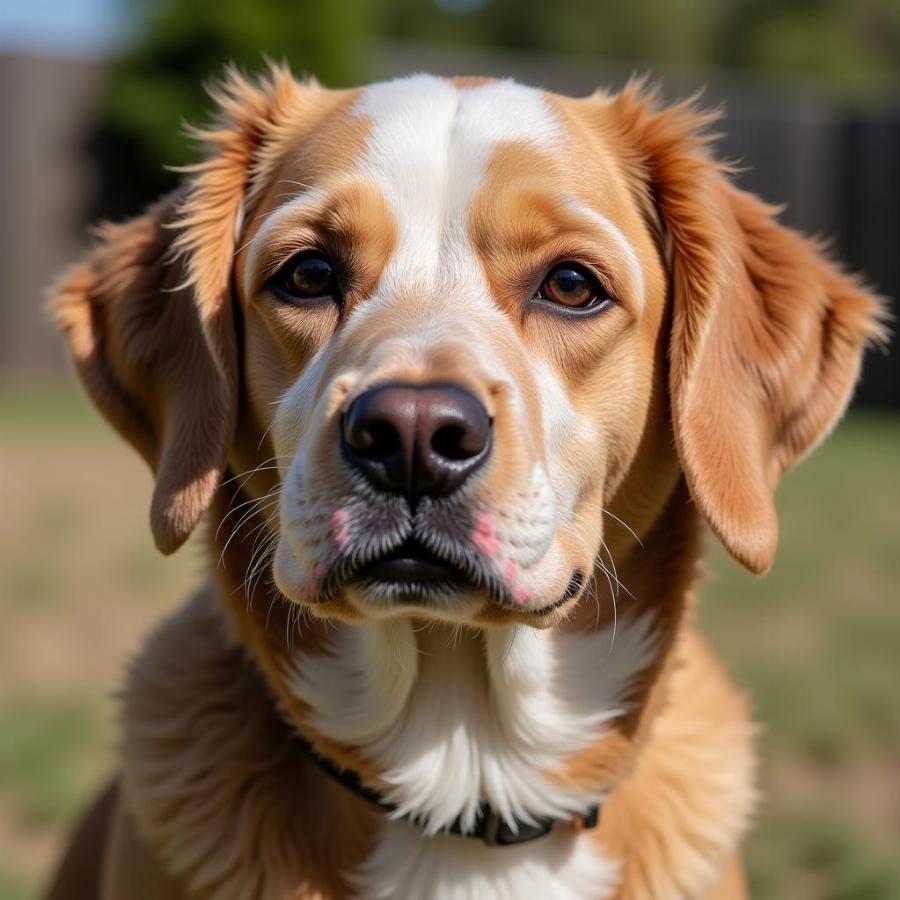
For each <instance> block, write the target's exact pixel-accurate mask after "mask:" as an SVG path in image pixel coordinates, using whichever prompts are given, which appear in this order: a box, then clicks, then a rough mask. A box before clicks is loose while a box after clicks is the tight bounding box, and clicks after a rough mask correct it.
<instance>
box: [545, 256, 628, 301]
mask: <svg viewBox="0 0 900 900" xmlns="http://www.w3.org/2000/svg"><path fill="white" fill-rule="evenodd" d="M538 298H539V299H541V300H546V301H548V302H550V303H556V304H558V305H559V306H565V307H567V308H569V309H577V310H586V309H596V308H599V307H601V306H606V305H607V304H608V303H610V302H611V301H612V298H611V297H610V296H609V294H608V293H607V291H606V290H605V289H604V287H603V286H602V285H601V284H600V282H599V281H598V280H597V278H596V277H594V275H592V274H591V273H590V272H588V271H587V269H585V268H584V267H583V266H579V265H576V264H575V263H560V264H559V265H558V266H554V267H553V268H552V269H551V270H550V271H549V272H548V273H547V277H546V278H545V279H544V280H543V281H542V282H541V286H540V289H539V290H538Z"/></svg>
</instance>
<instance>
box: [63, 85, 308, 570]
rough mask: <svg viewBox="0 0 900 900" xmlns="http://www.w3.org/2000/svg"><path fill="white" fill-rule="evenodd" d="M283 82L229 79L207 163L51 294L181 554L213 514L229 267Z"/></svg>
mask: <svg viewBox="0 0 900 900" xmlns="http://www.w3.org/2000/svg"><path fill="white" fill-rule="evenodd" d="M296 87H297V85H296V82H294V80H293V78H291V76H290V74H289V73H288V72H287V71H286V70H283V69H278V68H274V67H273V69H272V71H271V77H270V78H269V79H268V80H266V81H262V82H260V83H259V84H251V83H249V82H247V81H246V80H244V79H243V78H242V77H241V76H239V75H238V74H237V73H236V72H231V73H229V75H228V76H227V79H226V81H225V82H224V84H223V85H222V86H221V87H220V88H218V89H217V90H216V91H215V92H213V99H214V100H216V101H217V103H218V106H219V119H218V121H217V122H216V123H215V124H214V126H212V127H211V128H210V129H208V130H194V132H193V134H194V136H195V137H198V138H199V139H200V140H201V141H203V142H204V143H205V145H206V147H207V152H206V158H205V159H204V161H203V162H201V163H199V164H197V165H196V166H193V167H190V168H189V169H188V170H187V171H188V172H189V173H190V174H191V176H192V177H191V180H190V181H189V182H188V183H187V184H186V185H185V187H184V188H183V189H181V190H180V191H177V192H175V193H174V194H171V195H169V196H168V197H166V198H164V199H163V200H161V201H159V202H158V203H157V204H155V205H154V206H152V207H150V209H148V210H147V211H146V212H145V213H144V215H142V216H140V217H138V218H136V219H134V220H132V221H130V222H127V223H125V224H121V225H111V224H106V225H103V226H101V227H100V228H99V229H98V230H97V233H96V237H97V240H96V242H95V246H94V247H93V249H92V250H91V251H90V253H89V254H88V256H87V259H86V260H85V261H83V262H82V263H80V264H78V265H75V266H73V267H72V268H71V269H70V270H69V271H68V272H66V273H65V274H64V275H63V277H62V278H61V280H60V281H59V283H58V284H57V285H56V286H55V288H54V289H53V291H52V292H51V308H52V311H53V315H54V317H55V319H56V322H57V324H58V325H59V327H60V328H61V329H62V331H63V333H64V334H65V336H66V338H67V341H68V345H69V350H70V352H71V355H72V357H73V359H74V362H75V366H76V369H77V371H78V374H79V376H80V378H81V380H82V382H83V384H84V386H85V388H86V389H87V391H88V393H89V394H90V396H91V397H92V399H93V400H94V402H95V403H96V404H97V406H98V407H99V408H100V409H101V410H102V412H103V413H104V414H105V415H106V417H107V418H108V419H109V421H110V422H111V423H112V424H113V425H114V426H115V427H116V428H117V429H118V431H119V432H120V433H121V434H122V435H123V436H124V437H125V439H126V440H127V441H128V442H129V443H130V444H132V446H134V447H135V449H136V450H137V451H138V452H139V453H140V454H141V455H142V456H143V457H144V459H145V460H146V461H147V462H148V463H149V464H150V466H151V467H152V468H153V470H154V472H155V475H156V486H155V490H154V493H153V500H152V504H151V508H150V525H151V528H152V530H153V536H154V539H155V541H156V545H157V546H158V547H159V549H160V550H161V551H162V552H163V553H171V552H173V551H174V550H176V549H177V548H178V547H179V546H181V544H182V543H184V541H185V540H186V539H187V537H188V536H189V535H190V533H191V531H192V530H193V529H194V527H195V526H196V525H197V523H198V521H199V520H200V518H201V516H202V515H203V513H204V512H205V511H206V509H207V507H208V506H209V504H210V502H211V500H212V498H213V494H214V493H215V490H216V488H217V486H218V483H219V480H220V477H221V473H222V470H223V469H224V467H225V464H226V459H227V455H228V452H229V449H230V445H231V441H232V437H233V432H234V426H235V420H236V412H237V410H236V405H237V391H238V387H237V381H238V372H237V369H238V365H237V345H236V337H235V315H236V309H235V304H234V303H233V300H232V291H231V277H232V258H233V255H234V251H235V246H236V241H237V235H238V232H239V231H240V226H241V219H242V213H243V209H244V203H245V201H246V198H247V196H248V194H249V193H250V192H251V191H252V189H253V187H254V185H253V184H252V183H251V181H252V176H253V175H254V174H256V175H259V174H260V173H259V172H258V171H257V170H256V169H255V168H254V167H256V166H258V165H259V162H260V159H261V158H264V157H265V154H266V152H267V151H268V152H269V153H270V155H271V147H267V146H266V145H265V142H266V136H267V134H269V133H270V132H271V131H272V129H273V128H274V127H275V126H276V123H277V122H278V121H283V120H284V119H283V115H284V114H285V112H286V110H285V105H286V104H288V105H289V104H290V103H293V101H294V99H295V97H296V93H297V92H296V90H295V89H296Z"/></svg>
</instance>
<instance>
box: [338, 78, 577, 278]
mask: <svg viewBox="0 0 900 900" xmlns="http://www.w3.org/2000/svg"><path fill="white" fill-rule="evenodd" d="M354 113H355V114H356V115H358V116H363V117H365V118H367V119H369V120H371V124H372V131H371V134H370V136H369V139H368V144H367V147H366V152H365V154H364V156H363V159H362V160H361V161H360V164H359V165H360V168H361V171H362V173H363V174H364V175H365V177H366V178H367V179H370V180H371V181H372V182H374V183H375V184H376V185H377V186H378V188H379V189H380V190H381V191H382V193H383V194H384V196H385V199H386V200H387V203H388V207H389V209H390V211H391V214H392V215H393V216H394V218H395V220H396V222H397V226H398V230H399V241H398V246H397V249H396V251H395V252H394V255H393V257H392V259H391V260H390V261H389V263H388V267H387V270H386V272H385V277H386V278H390V276H391V274H392V273H393V272H396V273H397V274H402V275H403V276H404V278H405V279H407V280H408V279H410V278H416V279H419V280H425V281H426V283H427V282H428V281H431V280H433V279H434V278H435V277H436V276H438V275H443V276H444V278H445V279H447V280H449V281H451V282H452V280H453V279H452V275H453V274H454V273H451V272H446V271H445V272H442V271H441V268H442V263H445V264H446V263H448V262H450V260H448V256H447V254H448V253H449V254H451V256H452V255H455V254H458V253H459V251H460V250H461V249H463V248H465V249H467V250H468V252H469V256H468V262H469V264H470V266H471V267H472V268H473V269H475V268H477V267H476V266H475V258H474V253H473V252H472V251H471V248H469V246H468V244H469V240H468V233H467V229H468V211H469V207H470V204H471V201H472V199H473V197H474V196H475V194H476V193H477V192H478V190H479V188H480V187H481V185H482V183H483V180H484V173H485V169H486V166H487V163H488V160H489V159H490V156H491V153H492V152H493V151H494V150H495V149H496V148H497V147H498V146H499V145H501V144H503V143H506V142H510V141H527V142H529V143H530V144H533V145H535V146H537V147H541V148H544V149H547V150H548V151H552V150H553V149H554V147H555V145H556V142H557V141H558V139H559V136H560V133H561V126H560V124H559V122H558V120H557V119H556V117H555V116H554V114H553V112H552V110H551V109H550V106H549V104H548V103H547V99H546V97H545V96H544V94H543V93H542V92H541V91H539V90H536V89H534V88H527V87H523V86H522V85H518V84H515V83H514V82H512V81H498V82H492V83H489V84H484V85H480V86H478V87H467V88H457V87H455V86H454V85H453V84H451V83H450V82H448V81H445V80H443V79H440V78H435V77H433V76H430V75H415V76H412V77H409V78H401V79H398V80H396V81H388V82H384V83H381V84H375V85H372V86H370V87H367V88H366V89H365V90H364V91H363V92H362V96H361V97H360V99H359V100H358V101H357V103H356V106H355V108H354Z"/></svg>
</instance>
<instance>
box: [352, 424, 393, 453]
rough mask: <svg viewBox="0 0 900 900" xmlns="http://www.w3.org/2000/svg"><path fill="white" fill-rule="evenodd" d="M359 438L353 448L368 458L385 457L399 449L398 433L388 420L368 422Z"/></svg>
mask: <svg viewBox="0 0 900 900" xmlns="http://www.w3.org/2000/svg"><path fill="white" fill-rule="evenodd" d="M360 438H361V440H360V441H359V442H358V443H357V444H356V445H355V448H356V450H357V451H358V452H359V453H361V454H362V455H363V456H367V457H368V458H369V459H385V458H386V457H388V456H391V455H392V454H394V453H396V452H397V451H398V450H400V445H401V441H400V435H399V434H398V433H397V429H396V428H394V426H393V425H391V423H390V422H384V421H375V422H371V423H369V426H368V428H366V429H365V430H364V431H363V433H362V435H360Z"/></svg>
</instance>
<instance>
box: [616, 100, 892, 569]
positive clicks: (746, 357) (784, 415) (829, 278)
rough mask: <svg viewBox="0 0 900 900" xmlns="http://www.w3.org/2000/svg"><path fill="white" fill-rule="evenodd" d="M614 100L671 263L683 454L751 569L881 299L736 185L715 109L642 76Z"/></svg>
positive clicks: (874, 326)
mask: <svg viewBox="0 0 900 900" xmlns="http://www.w3.org/2000/svg"><path fill="white" fill-rule="evenodd" d="M612 102H613V104H614V106H615V108H616V110H617V112H618V115H619V116H620V121H621V122H622V124H623V128H624V131H625V134H626V135H627V137H628V138H629V139H630V140H631V141H632V142H633V143H632V146H633V147H634V148H635V161H634V165H635V172H634V173H633V174H634V175H635V176H636V177H637V178H638V179H639V180H640V182H641V183H642V184H643V185H644V190H645V191H646V192H647V193H646V195H645V196H644V198H643V199H645V200H646V201H647V203H648V205H652V206H653V207H654V208H655V210H656V213H657V215H658V219H659V222H658V224H659V225H660V227H661V232H662V239H663V243H664V247H665V253H666V256H667V257H668V260H667V261H668V265H669V268H670V277H671V294H672V297H671V303H672V309H671V336H670V344H669V365H670V371H669V392H670V397H671V408H672V419H673V428H674V433H675V441H676V445H677V449H678V452H679V456H680V459H681V463H682V466H683V469H684V472H685V475H686V477H687V481H688V485H689V487H690V489H691V493H692V496H693V498H694V502H695V503H696V504H697V506H698V507H699V509H700V510H701V512H702V513H703V515H704V516H705V518H706V519H707V521H708V522H709V524H710V526H711V527H712V529H713V531H714V532H715V533H716V535H717V536H718V537H719V539H720V540H721V541H722V543H723V544H724V545H725V547H726V548H727V549H728V551H729V552H730V553H731V554H732V555H733V556H734V557H735V558H736V559H737V560H738V561H740V562H741V563H742V564H743V565H744V566H746V567H747V568H748V569H750V570H751V571H753V572H756V573H762V572H764V571H766V570H767V569H768V568H769V567H770V566H771V564H772V561H773V559H774V556H775V550H776V545H777V540H778V523H777V518H776V512H775V504H774V490H775V487H776V485H777V483H778V481H779V479H780V478H781V476H782V475H783V474H784V473H785V472H786V471H787V470H788V469H790V468H791V467H792V466H793V465H794V464H795V463H796V462H798V461H799V460H800V459H802V458H803V456H804V455H805V454H807V453H808V452H809V451H810V450H812V449H813V447H815V445H816V444H817V443H818V442H819V441H820V440H821V439H822V438H823V437H824V436H825V435H826V434H827V433H828V432H829V430H830V429H831V428H832V427H833V426H834V424H835V423H836V422H837V420H838V419H839V417H840V416H841V414H842V412H843V411H844V409H845V407H846V405H847V402H848V400H849V398H850V396H851V393H852V390H853V386H854V384H855V383H856V380H857V377H858V375H859V369H860V362H861V358H862V353H863V350H864V348H865V346H866V344H867V342H869V341H870V340H872V339H873V338H879V337H880V338H883V337H884V331H883V329H882V325H881V320H882V317H883V312H882V308H881V305H880V303H879V301H878V300H877V299H876V298H875V297H873V296H872V295H871V294H869V293H867V292H866V291H865V290H864V289H863V288H862V286H861V285H860V283H859V282H858V281H857V280H856V279H855V278H853V277H851V276H848V275H846V274H844V273H843V272H841V270H840V269H839V268H838V267H837V266H836V265H835V264H833V263H832V262H830V261H829V260H828V259H827V258H826V257H825V256H824V255H823V251H822V247H821V246H820V245H818V244H816V243H814V242H813V241H810V240H808V239H806V238H804V237H802V236H801V235H799V234H797V233H796V232H794V231H791V230H790V229H788V228H785V227H784V226H782V225H780V224H779V223H778V222H777V220H776V213H777V211H776V210H775V209H773V208H772V207H769V206H766V205H765V204H763V203H762V202H761V201H760V200H758V199H757V198H756V197H753V196H752V195H750V194H747V193H744V192H742V191H740V190H738V189H737V188H735V187H734V186H733V185H732V184H731V183H730V182H729V180H728V177H727V176H728V172H727V170H726V169H725V167H723V166H721V165H718V164H716V163H715V162H714V161H713V160H712V159H711V158H710V155H709V152H708V143H709V139H708V138H704V137H703V136H702V133H703V129H704V128H705V127H706V126H707V125H708V124H709V122H710V121H712V120H713V119H714V117H713V116H709V115H703V114H698V113H697V112H696V111H695V109H694V107H693V105H692V104H691V103H685V104H681V105H679V106H676V107H673V108H670V109H658V108H657V107H656V105H655V103H654V99H653V97H652V96H646V95H644V94H642V92H641V90H640V88H639V87H638V86H631V87H629V88H627V89H626V90H625V91H624V92H623V93H622V94H621V95H620V96H619V97H618V98H615V99H614V100H613V101H612Z"/></svg>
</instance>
